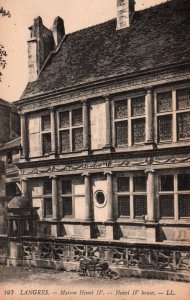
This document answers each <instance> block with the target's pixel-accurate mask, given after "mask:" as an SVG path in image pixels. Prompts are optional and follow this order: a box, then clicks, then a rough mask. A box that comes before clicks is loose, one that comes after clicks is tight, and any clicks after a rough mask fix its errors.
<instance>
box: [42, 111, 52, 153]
mask: <svg viewBox="0 0 190 300" xmlns="http://www.w3.org/2000/svg"><path fill="white" fill-rule="evenodd" d="M41 141H42V154H43V155H46V154H49V153H51V119H50V114H48V115H44V116H42V117H41Z"/></svg>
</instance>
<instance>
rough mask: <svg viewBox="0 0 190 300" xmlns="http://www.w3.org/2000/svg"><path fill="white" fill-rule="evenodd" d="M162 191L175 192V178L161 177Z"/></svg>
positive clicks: (170, 176) (171, 176) (169, 176)
mask: <svg viewBox="0 0 190 300" xmlns="http://www.w3.org/2000/svg"><path fill="white" fill-rule="evenodd" d="M160 190H161V191H173V190H174V177H173V175H162V176H160Z"/></svg>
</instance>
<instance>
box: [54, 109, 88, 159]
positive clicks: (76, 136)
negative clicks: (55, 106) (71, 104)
mask: <svg viewBox="0 0 190 300" xmlns="http://www.w3.org/2000/svg"><path fill="white" fill-rule="evenodd" d="M59 140H60V151H61V152H64V153H65V152H72V151H79V150H81V149H82V148H83V118H82V108H77V109H72V110H66V111H63V112H60V113H59Z"/></svg>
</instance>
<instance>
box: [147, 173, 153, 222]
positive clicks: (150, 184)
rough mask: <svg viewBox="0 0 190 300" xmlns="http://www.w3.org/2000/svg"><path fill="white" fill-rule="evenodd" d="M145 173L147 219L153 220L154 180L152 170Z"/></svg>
mask: <svg viewBox="0 0 190 300" xmlns="http://www.w3.org/2000/svg"><path fill="white" fill-rule="evenodd" d="M145 172H146V173H147V176H148V177H147V221H148V222H155V182H154V172H155V171H154V170H152V169H149V170H146V171H145Z"/></svg>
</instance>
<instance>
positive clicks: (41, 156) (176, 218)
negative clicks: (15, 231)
mask: <svg viewBox="0 0 190 300" xmlns="http://www.w3.org/2000/svg"><path fill="white" fill-rule="evenodd" d="M117 2H118V5H119V3H120V4H121V3H123V2H125V1H117ZM126 2H128V4H129V2H131V5H132V3H133V1H126ZM174 2H175V3H178V5H179V1H178V0H173V1H170V3H169V4H164V5H166V6H167V7H166V8H167V11H168V12H169V13H170V11H169V8H170V5H171V9H176V6H175V5H173V4H172V3H174ZM175 3H174V4H175ZM180 3H181V2H180ZM184 3H186V5H187V1H185V0H183V4H184ZM168 5H169V8H168ZM172 5H173V6H172ZM188 5H189V4H188ZM159 9H160V10H162V13H163V7H162V5H161V6H158V7H156V8H155V11H156V12H159ZM150 13H153V14H154V13H155V12H154V9H150ZM165 13H166V12H165ZM176 13H177V12H176ZM146 14H147V15H148V14H149V11H145V16H146V17H147V15H146ZM135 18H136V19H135ZM137 19H138V14H135V13H134V20H137ZM166 19H167V18H166ZM145 20H147V19H146V18H145ZM155 20H156V19H155ZM167 20H169V18H168V19H167ZM186 21H187V20H186ZM131 22H132V23H131V24H129V27H127V26H126V27H127V28H124V29H122V30H121V28H120V29H119V28H115V29H114V30H115V31H117V34H118V39H119V36H121V35H122V34H126V32H124V31H125V30H134V26H135V25H134V23H133V21H131ZM134 22H135V21H134ZM155 22H156V21H155ZM168 22H170V21H168ZM110 24H111V23H110ZM103 26H104V25H102V27H103ZM106 26H107V25H106ZM110 26H111V25H110ZM165 27H166V28H167V26H165ZM130 28H132V29H130ZM116 29H118V30H116ZM88 30H91V29H87V31H88ZM94 30H95V29H94ZM112 30H113V28H112ZM120 30H121V31H120ZM119 31H120V32H119ZM122 32H123V33H122ZM64 34H65V33H64ZM78 34H79V33H78ZM80 34H81V36H80V37H81V39H82V38H83V37H84V36H85V31H82V32H81V33H80ZM74 36H75V35H74ZM76 37H77V38H76V42H78V41H79V37H78V36H77V33H76ZM69 38H70V39H71V37H69V36H68V38H67V37H66V39H65V40H64V39H63V40H62V43H63V44H60V47H63V50H61V49H62V48H60V49H59V47H58V48H57V52H56V53H57V55H58V58H59V59H60V57H61V55H60V52H59V51H63V54H64V49H65V48H64V47H67V41H68V43H69ZM73 39H74V38H73ZM84 39H85V38H84ZM121 42H123V41H121ZM151 42H152V40H151V39H150V42H149V43H151ZM64 43H65V44H64ZM85 45H86V44H85ZM151 46H152V45H151ZM147 47H148V45H147ZM69 49H70V48H69ZM70 50H71V49H70ZM176 51H177V50H176ZM56 53H55V52H54V53H53V54H52V55H55V57H54V60H52V61H51V60H50V62H49V64H50V66H49V65H48V66H47V67H46V68H44V69H43V67H42V70H41V73H39V75H38V79H37V80H36V81H34V82H33V83H32V84H31V83H29V84H28V86H27V87H26V90H25V92H24V94H23V98H22V99H20V100H19V101H18V102H17V103H16V104H17V105H18V107H19V110H20V113H21V146H22V149H21V158H20V161H19V163H18V164H17V166H18V168H19V174H20V180H21V182H22V192H23V195H24V197H25V198H27V199H29V201H30V204H31V207H33V208H36V210H37V213H38V218H37V220H36V221H35V226H34V227H35V230H34V232H33V233H32V234H33V237H34V239H35V241H37V240H39V239H48V240H49V241H50V243H51V241H52V239H54V240H55V239H56V238H57V239H58V240H60V241H62V242H63V243H65V242H66V241H68V243H69V241H70V240H72V241H76V243H77V241H78V240H80V243H83V245H84V243H87V242H88V243H96V244H98V243H101V242H102V241H104V243H105V244H106V243H107V245H109V246H110V245H113V246H114V247H116V244H115V243H121V244H122V247H124V246H126V245H129V244H130V245H131V247H132V245H135V247H137V248H138V245H139V244H141V246H142V245H146V246H145V248H146V247H149V246H150V247H155V246H156V245H158V244H159V245H161V246H160V247H162V246H163V247H167V245H168V247H169V245H170V246H171V245H172V246H173V247H178V246H179V247H182V245H186V246H187V245H189V243H190V235H189V227H190V168H189V167H190V150H189V145H190V144H189V141H190V82H189V78H190V69H189V63H187V62H184V63H183V62H182V61H181V62H179V61H176V62H175V64H174V63H171V64H169V65H168V64H167V65H166V64H163V65H162V66H161V67H160V68H157V67H155V68H151V69H149V65H147V70H146V69H143V70H141V71H139V72H138V71H135V72H133V73H132V74H128V73H127V72H126V73H124V74H123V75H121V74H116V69H113V74H110V75H112V77H110V76H107V77H106V76H104V77H101V78H98V79H97V80H96V79H94V80H93V81H92V80H91V81H90V82H86V83H84V82H81V81H80V80H78V83H77V85H73V86H65V87H62V88H59V89H56V88H55V89H54V90H51V89H50V87H49V85H48V84H52V80H54V79H52V78H53V77H52V74H53V73H52V72H53V71H54V72H55V74H54V75H55V77H56V76H58V75H59V70H58V69H57V68H58V66H57V65H56V67H55V63H56V57H57V56H56ZM123 55H124V54H123ZM98 58H99V57H97V65H98V63H99V64H100V61H98ZM75 59H76V58H75V57H73V64H74V63H75V61H74V60H75ZM152 59H153V58H152ZM61 63H63V64H66V62H65V60H64V62H62V61H60V62H59V64H60V65H61ZM111 63H112V62H111V61H110V64H111ZM54 67H55V68H54ZM78 68H79V69H81V66H78ZM89 72H90V70H89ZM73 74H74V75H75V73H73ZM74 75H73V76H74ZM77 75H78V73H77ZM44 76H45V77H46V80H47V82H44V80H42V79H43V78H44ZM78 76H79V75H78ZM81 76H82V75H81ZM63 80H66V79H65V78H63ZM71 82H72V79H71ZM56 84H57V83H56ZM44 85H46V88H47V90H46V91H45V90H44V92H43V93H42V92H40V93H38V91H39V90H40V88H41V87H42V86H43V88H44ZM29 239H30V237H29ZM35 241H34V245H33V244H32V243H33V242H31V240H30V241H29V245H28V246H26V247H29V246H30V245H33V246H32V247H34V248H35V247H36V246H35V245H36V244H35ZM80 245H81V244H80ZM85 245H86V244H85ZM147 245H148V246H147ZM70 246H71V245H70ZM70 246H69V247H70ZM47 247H48V246H47ZM80 247H82V246H80ZM80 247H79V249H80ZM116 248H117V247H116ZM35 249H36V248H35ZM48 249H49V248H48ZM146 249H147V248H146ZM151 249H152V248H151ZM104 250H105V249H104ZM47 251H48V254H49V250H47ZM98 251H99V250H98ZM102 251H103V250H102ZM135 251H136V250H135ZM172 251H173V250H172ZM79 252H80V251H79ZM100 252H101V251H100ZM108 252H109V251H108ZM116 252H117V251H116ZM121 252H122V251H121ZM132 252H133V250H132ZM145 252H146V251H145ZM174 252H175V250H174ZM44 253H45V252H44ZM72 253H73V252H72ZM114 253H115V252H114ZM117 253H118V252H117ZM122 253H123V252H122ZM143 253H144V252H143ZM172 253H173V252H172ZM48 254H47V255H48ZM31 255H32V254H31ZM69 255H70V254H69ZM100 255H101V254H100ZM108 255H109V254H108ZM114 255H115V256H114ZM131 255H132V254H131ZM134 255H136V254H134ZM139 255H140V254H139ZM143 255H145V253H144V254H143ZM152 255H153V254H152V252H150V259H149V260H151V259H152ZM159 255H160V254H158V256H159ZM167 255H168V257H169V258H168V259H170V258H171V257H170V254H167ZM167 255H166V252H163V256H162V255H161V256H162V257H165V258H166V256H167ZM171 255H173V256H172V257H175V259H176V256H175V255H176V252H175V253H174V254H171ZM116 256H117V255H116V254H113V257H116ZM187 256H188V255H187ZM118 257H120V258H121V257H122V254H121V253H120V254H119V256H118ZM186 258H187V257H186V254H185V259H186ZM64 259H65V258H64ZM118 259H119V258H118ZM158 259H161V258H160V257H159V258H158ZM172 259H173V258H172ZM124 260H125V259H124ZM187 260H188V258H187ZM172 261H174V260H172ZM175 262H176V260H175ZM187 265H188V263H187ZM180 266H181V265H180ZM187 268H189V267H187ZM188 270H189V269H188Z"/></svg>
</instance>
